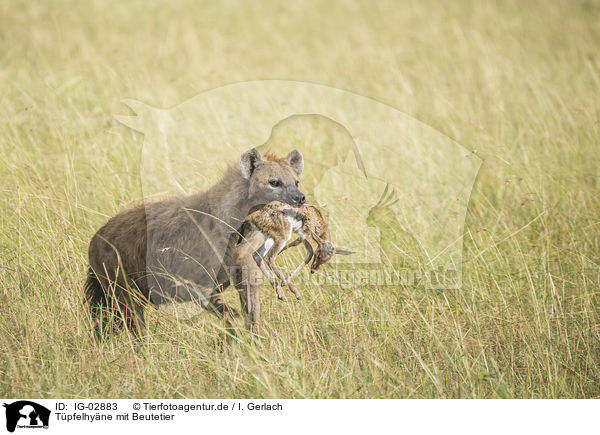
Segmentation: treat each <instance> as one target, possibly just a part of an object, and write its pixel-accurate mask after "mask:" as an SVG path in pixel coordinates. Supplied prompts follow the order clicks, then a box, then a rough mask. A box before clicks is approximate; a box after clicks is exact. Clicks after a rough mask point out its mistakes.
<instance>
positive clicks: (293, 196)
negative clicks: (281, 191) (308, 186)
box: [285, 187, 306, 207]
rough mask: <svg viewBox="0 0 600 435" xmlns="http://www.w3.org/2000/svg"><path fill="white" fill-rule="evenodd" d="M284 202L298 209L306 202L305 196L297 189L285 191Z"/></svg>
mask: <svg viewBox="0 0 600 435" xmlns="http://www.w3.org/2000/svg"><path fill="white" fill-rule="evenodd" d="M286 193H287V195H286V199H285V202H287V203H288V204H290V205H293V206H294V207H298V206H300V205H302V204H304V203H305V202H306V196H304V194H303V193H302V192H300V190H299V189H298V188H297V187H293V188H289V189H287V192H286Z"/></svg>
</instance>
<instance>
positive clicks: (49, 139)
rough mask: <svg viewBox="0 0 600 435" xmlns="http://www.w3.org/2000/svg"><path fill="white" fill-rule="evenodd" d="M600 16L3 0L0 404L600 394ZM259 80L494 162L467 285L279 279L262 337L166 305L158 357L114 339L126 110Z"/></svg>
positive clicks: (135, 166) (132, 148) (425, 4)
mask: <svg viewBox="0 0 600 435" xmlns="http://www.w3.org/2000/svg"><path fill="white" fill-rule="evenodd" d="M598 23H600V2H598V1H594V0H588V1H579V0H575V1H554V2H543V1H531V2H521V1H516V0H515V1H503V2H478V1H460V2H454V3H452V4H447V5H441V4H440V3H438V2H433V1H431V2H429V1H420V2H417V1H414V2H358V1H357V2H340V3H335V4H334V3H330V2H298V3H297V4H296V3H294V4H292V3H290V2H264V3H259V2H252V3H251V4H250V3H246V2H231V1H226V2H218V3H217V2H214V3H211V4H208V3H207V4H204V3H203V2H202V4H201V2H192V1H189V2H184V1H174V2H158V1H141V0H140V1H129V2H117V1H92V2H76V1H56V2H31V1H17V0H8V1H3V2H2V3H1V4H0V189H1V192H2V193H1V194H0V396H5V397H46V398H59V397H64V398H85V397H122V398H126V397H170V398H182V397H242V398H243V397H257V396H258V397H282V398H292V397H293V398H308V397H315V398H340V397H342V398H379V397H381V398H384V397H385V398H400V397H411V398H431V397H436V398H575V397H579V398H583V397H587V398H589V397H600V325H599V321H600V264H599V262H600V256H599V254H600V171H599V167H600V146H599V145H600V91H599V89H600V25H599V24H598ZM252 79H290V80H302V81H308V82H314V83H322V84H326V85H330V86H334V87H338V88H342V89H348V90H351V91H353V92H356V93H359V94H362V95H366V96H369V97H372V98H374V99H377V100H379V101H382V102H384V103H387V104H390V105H392V106H394V107H397V108H399V109H400V110H403V111H405V112H406V113H408V114H410V115H412V116H414V117H415V118H417V119H419V120H421V121H423V122H425V123H427V124H429V125H431V126H432V127H434V128H435V129H437V130H439V131H440V132H442V133H444V134H446V135H448V136H450V137H451V138H453V139H454V140H456V141H458V142H459V143H461V144H463V145H464V146H465V147H467V148H468V149H470V150H471V151H472V152H474V153H477V154H478V155H479V156H480V157H481V159H483V162H484V163H483V166H482V168H481V171H480V173H479V177H478V179H477V182H476V184H475V189H474V191H473V194H472V196H471V200H470V205H469V211H468V216H467V223H466V230H467V236H466V240H465V248H464V252H463V258H464V266H463V268H464V270H463V272H464V275H463V288H462V289H460V290H455V291H451V292H443V293H440V292H431V291H424V290H419V289H414V288H396V289H387V290H380V291H377V290H375V289H369V288H363V289H357V290H354V291H347V290H343V289H341V288H334V289H329V290H327V291H324V290H323V289H320V288H318V287H316V286H313V287H310V286H308V287H304V288H302V292H303V293H304V294H305V298H304V300H303V301H302V302H301V303H294V304H292V303H288V304H281V303H278V301H277V300H276V299H275V298H274V297H273V296H272V294H271V291H270V290H269V289H266V288H265V289H264V291H265V295H266V294H268V297H266V296H265V297H263V301H264V302H263V303H264V306H263V312H264V331H263V332H264V335H265V336H266V337H267V339H264V340H258V341H256V342H249V341H248V340H247V339H246V338H247V337H246V338H244V337H242V339H241V340H240V341H239V342H234V343H230V344H223V342H222V335H221V330H222V325H221V324H220V323H219V322H218V321H217V320H216V318H214V317H211V316H210V315H208V314H200V315H199V316H197V318H196V320H195V321H182V320H181V321H180V320H178V317H177V315H178V313H179V311H175V315H174V314H173V311H169V310H161V311H157V312H152V313H151V315H150V318H149V322H148V323H149V338H148V343H147V345H146V346H145V347H144V350H143V351H137V352H136V351H134V346H133V344H132V342H131V341H130V340H129V339H128V338H127V336H120V337H117V338H115V339H112V340H109V341H107V342H104V343H102V344H100V345H97V344H95V343H94V342H93V341H92V339H91V335H90V328H91V327H90V321H89V318H88V315H87V312H86V310H85V307H84V305H83V304H82V287H83V280H84V276H85V270H86V261H87V260H86V248H87V244H88V242H89V240H90V238H91V236H92V235H93V234H94V232H95V231H96V230H97V229H98V228H99V227H100V226H101V225H102V224H103V223H104V222H105V221H106V219H107V218H108V217H109V216H112V215H113V214H115V213H116V212H118V211H119V210H121V209H122V208H124V207H126V206H129V205H131V204H135V203H139V202H140V201H141V200H142V194H141V184H140V179H139V153H140V149H141V145H142V139H143V138H142V136H141V135H139V134H136V133H133V132H132V131H131V130H129V129H127V128H125V127H123V126H121V125H119V124H118V123H117V122H116V121H115V120H114V118H113V116H112V115H113V114H117V113H127V109H125V108H124V107H123V105H122V104H121V103H120V101H121V99H123V98H135V99H138V100H141V101H145V102H147V103H149V104H152V105H154V106H158V107H170V106H173V105H175V104H177V103H179V102H181V101H183V100H185V99H187V98H190V97H192V96H194V95H196V94H198V93H199V92H201V91H204V90H206V89H210V88H213V87H216V86H220V85H223V84H227V83H232V82H237V81H242V80H252ZM227 298H228V300H229V301H231V303H232V304H234V305H235V306H237V300H236V298H235V295H234V294H233V292H230V294H229V295H228V296H227Z"/></svg>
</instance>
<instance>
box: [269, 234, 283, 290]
mask: <svg viewBox="0 0 600 435" xmlns="http://www.w3.org/2000/svg"><path fill="white" fill-rule="evenodd" d="M285 242H286V240H281V241H279V240H277V241H275V244H274V245H273V247H272V248H271V249H270V250H269V252H267V255H266V256H265V259H266V260H267V263H268V264H269V267H270V268H271V270H272V271H273V272H275V275H276V276H277V277H278V278H279V279H281V280H284V279H285V275H284V274H283V273H281V271H280V270H279V269H278V268H277V266H276V265H275V259H276V258H277V254H279V252H280V251H281V250H282V249H283V247H284V246H285ZM275 292H276V293H277V297H278V298H279V299H280V300H282V301H284V300H285V298H284V297H283V292H282V291H281V284H280V283H279V282H278V283H277V284H276V286H275Z"/></svg>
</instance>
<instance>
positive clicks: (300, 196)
mask: <svg viewBox="0 0 600 435" xmlns="http://www.w3.org/2000/svg"><path fill="white" fill-rule="evenodd" d="M292 201H294V205H302V204H304V203H305V202H306V196H304V193H302V192H298V193H295V194H293V195H292Z"/></svg>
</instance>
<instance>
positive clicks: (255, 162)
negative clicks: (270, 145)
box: [240, 148, 265, 180]
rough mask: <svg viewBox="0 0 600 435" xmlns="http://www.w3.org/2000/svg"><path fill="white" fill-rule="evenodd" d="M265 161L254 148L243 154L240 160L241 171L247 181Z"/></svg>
mask: <svg viewBox="0 0 600 435" xmlns="http://www.w3.org/2000/svg"><path fill="white" fill-rule="evenodd" d="M264 162H265V161H264V160H263V158H262V156H261V155H260V153H259V152H258V150H257V149H256V148H252V149H251V150H250V151H248V152H246V153H244V154H242V158H241V159H240V170H241V171H242V177H244V178H245V179H246V180H247V179H248V178H250V176H251V175H252V173H253V172H254V171H255V170H256V168H258V167H259V166H260V165H262V164H263V163H264Z"/></svg>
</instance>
